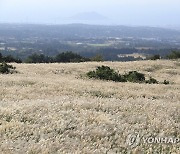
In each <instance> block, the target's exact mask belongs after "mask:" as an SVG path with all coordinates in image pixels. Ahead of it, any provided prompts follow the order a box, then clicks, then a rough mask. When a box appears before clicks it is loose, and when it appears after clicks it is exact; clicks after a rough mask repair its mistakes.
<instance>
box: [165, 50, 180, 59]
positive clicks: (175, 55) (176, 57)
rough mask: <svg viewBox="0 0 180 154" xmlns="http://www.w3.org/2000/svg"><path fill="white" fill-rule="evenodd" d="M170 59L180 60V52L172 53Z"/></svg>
mask: <svg viewBox="0 0 180 154" xmlns="http://www.w3.org/2000/svg"><path fill="white" fill-rule="evenodd" d="M167 58H168V59H178V58H180V51H172V52H171V53H170V54H169V55H168V56H167Z"/></svg>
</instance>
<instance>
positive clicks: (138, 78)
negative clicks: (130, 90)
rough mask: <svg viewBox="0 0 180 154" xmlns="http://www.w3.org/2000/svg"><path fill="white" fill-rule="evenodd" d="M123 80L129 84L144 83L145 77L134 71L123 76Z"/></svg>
mask: <svg viewBox="0 0 180 154" xmlns="http://www.w3.org/2000/svg"><path fill="white" fill-rule="evenodd" d="M124 78H125V79H126V80H127V81H129V82H137V83H139V82H144V81H145V75H144V74H142V73H138V72H136V71H131V72H129V73H128V74H125V75H124Z"/></svg>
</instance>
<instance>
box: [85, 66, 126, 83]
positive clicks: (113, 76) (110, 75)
mask: <svg viewBox="0 0 180 154" xmlns="http://www.w3.org/2000/svg"><path fill="white" fill-rule="evenodd" d="M87 76H88V77H90V78H96V79H100V80H112V81H116V82H125V81H126V80H125V79H124V77H123V76H121V75H120V74H118V73H117V72H115V71H114V70H113V69H111V68H110V67H108V66H101V67H100V66H99V67H97V68H96V71H90V72H88V73H87Z"/></svg>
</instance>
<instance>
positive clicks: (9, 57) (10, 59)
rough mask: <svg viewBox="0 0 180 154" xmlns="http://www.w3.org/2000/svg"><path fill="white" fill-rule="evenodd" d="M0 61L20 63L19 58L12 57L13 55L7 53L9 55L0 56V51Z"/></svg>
mask: <svg viewBox="0 0 180 154" xmlns="http://www.w3.org/2000/svg"><path fill="white" fill-rule="evenodd" d="M0 62H1V63H2V62H6V63H11V62H15V63H22V61H21V59H19V58H14V57H13V56H11V55H9V56H2V54H1V53H0Z"/></svg>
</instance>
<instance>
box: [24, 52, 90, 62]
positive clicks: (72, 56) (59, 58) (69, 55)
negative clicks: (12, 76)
mask: <svg viewBox="0 0 180 154" xmlns="http://www.w3.org/2000/svg"><path fill="white" fill-rule="evenodd" d="M85 61H90V59H88V58H85V57H82V56H80V55H79V54H77V53H73V52H71V51H70V52H63V53H60V54H58V55H56V56H55V57H49V56H45V55H43V54H40V55H39V54H32V55H31V56H29V57H27V59H26V60H25V62H26V63H60V62H62V63H69V62H85Z"/></svg>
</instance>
